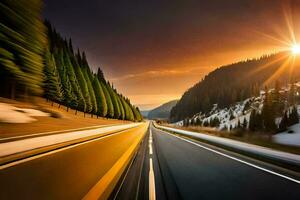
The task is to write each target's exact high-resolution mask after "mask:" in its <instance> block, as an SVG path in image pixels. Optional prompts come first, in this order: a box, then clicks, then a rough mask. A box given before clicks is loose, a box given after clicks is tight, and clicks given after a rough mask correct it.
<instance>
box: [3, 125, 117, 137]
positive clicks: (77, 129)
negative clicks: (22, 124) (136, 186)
mask: <svg viewBox="0 0 300 200" xmlns="http://www.w3.org/2000/svg"><path fill="white" fill-rule="evenodd" d="M117 125H122V124H107V125H97V126H88V127H82V128H73V129H66V130H58V131H48V132H42V133H33V134H28V135H19V136H12V137H4V138H0V141H5V140H12V139H19V138H29V137H33V136H42V135H50V134H55V133H67V132H71V131H81V130H89V129H93V128H103V127H107V126H117Z"/></svg>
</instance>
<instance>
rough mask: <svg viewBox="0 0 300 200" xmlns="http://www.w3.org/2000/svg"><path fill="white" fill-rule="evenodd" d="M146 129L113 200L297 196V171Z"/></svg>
mask: <svg viewBox="0 0 300 200" xmlns="http://www.w3.org/2000/svg"><path fill="white" fill-rule="evenodd" d="M150 129H151V131H149V132H148V135H147V137H146V138H145V139H144V142H143V145H141V148H140V150H139V153H138V154H137V156H136V158H135V160H134V161H133V162H132V165H131V167H130V168H129V169H128V171H127V173H126V176H124V178H123V180H122V184H119V186H118V187H119V188H118V189H116V190H115V191H114V193H113V194H112V195H111V199H159V200H160V199H172V200H176V199H249V200H250V199H251V200H253V199H299V196H300V184H299V183H300V182H299V180H300V179H299V176H298V174H296V175H295V174H292V175H291V174H289V173H288V172H287V171H285V170H284V169H281V168H278V167H275V166H273V165H269V164H267V163H263V162H260V161H257V160H252V159H250V158H247V157H244V156H241V155H239V154H235V153H232V152H227V151H225V150H224V151H222V150H219V149H215V148H213V147H210V146H208V145H205V144H202V143H200V142H197V141H192V140H190V139H187V138H179V137H178V136H174V135H172V134H169V133H167V132H165V131H161V130H158V129H156V128H154V127H153V126H151V127H150ZM150 146H151V147H150ZM151 163H152V164H151ZM151 165H152V166H151ZM151 168H153V173H154V181H155V184H154V186H151V182H152V181H151V175H150V174H151V173H150V172H151ZM153 195H155V196H154V197H153Z"/></svg>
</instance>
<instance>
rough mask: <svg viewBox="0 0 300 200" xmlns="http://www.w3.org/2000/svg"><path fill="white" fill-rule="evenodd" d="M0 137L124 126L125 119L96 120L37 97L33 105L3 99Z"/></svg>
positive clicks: (0, 115)
mask: <svg viewBox="0 0 300 200" xmlns="http://www.w3.org/2000/svg"><path fill="white" fill-rule="evenodd" d="M0 102H1V103H0V138H4V137H11V136H21V135H28V134H35V133H41V132H49V131H51V132H52V131H63V130H69V129H78V128H90V127H94V126H102V125H113V124H125V123H130V122H128V121H125V120H116V119H110V120H108V119H105V118H97V117H93V118H92V116H91V115H85V116H84V113H83V112H78V111H77V114H76V115H75V112H76V110H73V109H69V110H68V111H67V107H65V106H59V104H57V103H52V102H50V101H48V102H47V101H46V99H43V98H35V99H34V104H32V103H26V102H20V101H15V100H11V99H4V98H0Z"/></svg>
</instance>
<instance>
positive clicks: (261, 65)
mask: <svg viewBox="0 0 300 200" xmlns="http://www.w3.org/2000/svg"><path fill="white" fill-rule="evenodd" d="M299 78H300V64H299V56H295V55H291V53H290V52H280V53H276V54H272V55H267V56H262V57H260V58H257V59H251V60H246V61H242V62H238V63H234V64H230V65H226V66H222V67H219V68H217V69H216V70H214V71H213V72H211V73H209V74H208V75H207V76H205V77H204V78H203V79H202V80H201V81H199V82H198V83H197V84H195V85H194V86H193V87H191V88H190V89H188V90H187V91H186V92H185V93H184V94H183V95H182V97H181V99H180V100H179V102H178V103H177V104H176V106H174V107H173V108H172V110H171V114H170V119H171V121H172V122H176V121H180V120H183V119H185V118H190V117H192V116H193V115H195V114H196V113H200V112H201V113H207V112H209V111H210V110H211V109H212V108H213V106H214V105H215V104H217V105H218V108H225V107H228V106H230V105H231V104H234V103H236V102H239V101H242V100H245V99H247V98H249V97H251V96H258V93H259V90H260V89H262V88H264V87H265V86H269V87H272V86H274V83H275V82H276V81H280V82H281V83H282V84H287V83H290V82H294V81H296V80H298V79H299Z"/></svg>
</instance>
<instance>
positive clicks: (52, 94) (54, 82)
mask: <svg viewBox="0 0 300 200" xmlns="http://www.w3.org/2000/svg"><path fill="white" fill-rule="evenodd" d="M44 74H45V78H44V96H45V97H46V98H47V99H50V100H52V101H55V102H58V103H60V102H61V101H62V97H63V94H62V88H61V83H60V80H59V76H58V72H57V69H56V66H55V60H54V57H53V56H52V55H51V54H50V52H49V50H48V51H47V52H46V55H45V67H44Z"/></svg>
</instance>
